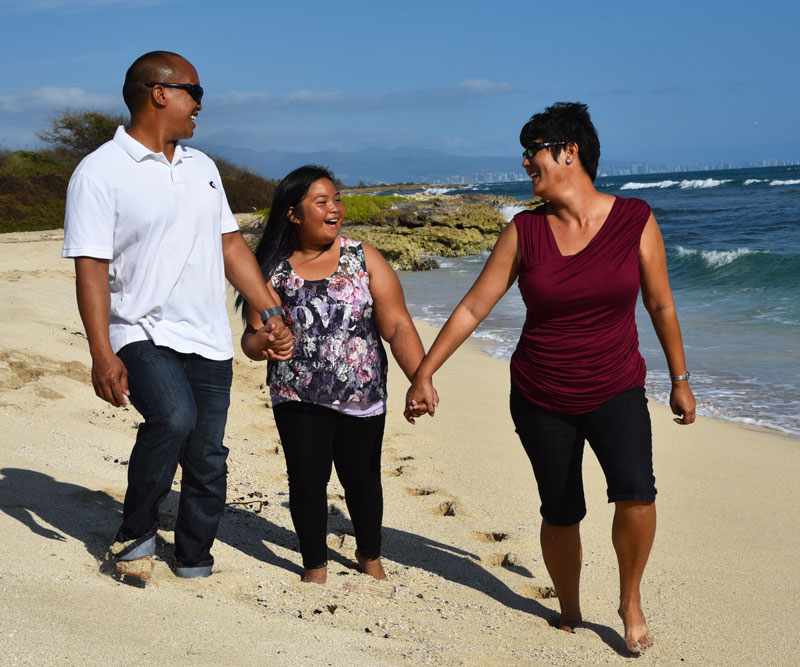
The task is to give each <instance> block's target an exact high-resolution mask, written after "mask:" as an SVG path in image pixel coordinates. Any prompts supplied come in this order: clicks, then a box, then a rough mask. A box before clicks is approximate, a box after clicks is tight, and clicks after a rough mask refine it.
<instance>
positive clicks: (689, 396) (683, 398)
mask: <svg viewBox="0 0 800 667" xmlns="http://www.w3.org/2000/svg"><path fill="white" fill-rule="evenodd" d="M669 407H670V409H671V410H672V414H674V415H678V416H677V417H675V419H673V420H672V421H674V422H675V423H676V424H683V425H686V424H693V423H694V419H695V407H696V404H695V400H694V394H693V393H692V390H691V388H690V387H689V383H688V382H686V381H685V380H680V381H678V382H673V383H672V391H671V392H670V394H669Z"/></svg>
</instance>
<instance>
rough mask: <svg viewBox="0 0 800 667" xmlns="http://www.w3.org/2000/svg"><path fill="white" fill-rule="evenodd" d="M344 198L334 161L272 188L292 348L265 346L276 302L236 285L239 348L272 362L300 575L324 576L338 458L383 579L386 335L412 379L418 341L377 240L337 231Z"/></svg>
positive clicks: (272, 267) (370, 557)
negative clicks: (263, 301)
mask: <svg viewBox="0 0 800 667" xmlns="http://www.w3.org/2000/svg"><path fill="white" fill-rule="evenodd" d="M343 218H344V204H343V203H342V201H341V198H340V197H339V193H338V192H337V191H336V187H335V185H334V178H333V174H331V173H330V172H329V171H328V170H327V169H324V168H321V167H314V166H305V167H300V168H299V169H296V170H295V171H293V172H292V173H291V174H289V175H288V176H286V178H284V179H283V181H281V183H280V184H279V185H278V188H277V190H276V192H275V198H274V200H273V203H272V208H271V209H270V214H269V219H268V220H267V224H266V226H265V228H264V234H263V236H262V238H261V240H260V241H259V243H258V246H257V247H256V251H255V253H256V259H257V260H258V262H259V265H260V266H261V271H262V273H263V274H264V278H265V280H267V284H268V287H269V288H270V291H271V293H272V295H273V296H274V297H275V298H276V300H277V301H278V302H279V303H280V304H281V306H282V309H283V316H284V321H285V323H286V325H287V326H288V327H289V329H290V330H291V331H292V336H293V339H294V347H293V356H292V358H291V359H289V360H287V361H278V360H276V359H275V357H274V354H272V353H271V352H269V351H268V350H267V343H268V341H269V340H270V336H271V327H269V326H267V325H266V324H262V323H263V322H267V321H268V319H269V317H270V316H272V315H274V313H272V312H270V311H265V312H264V313H258V312H256V311H255V309H253V308H252V307H250V306H248V305H247V302H246V300H245V297H244V296H243V295H239V297H238V298H237V305H244V311H245V312H244V315H245V319H246V325H247V326H246V328H245V332H244V334H243V335H242V349H243V350H244V352H245V354H247V356H248V357H250V358H251V359H256V360H263V359H267V360H268V371H267V379H268V382H269V386H270V395H271V397H272V409H273V415H274V417H275V424H276V426H277V428H278V433H279V434H280V438H281V444H282V445H283V452H284V456H285V457H286V469H287V472H288V476H289V509H290V512H291V515H292V522H293V523H294V527H295V531H296V532H297V537H298V539H299V542H300V551H301V553H302V556H303V568H304V573H303V577H302V578H303V581H311V582H317V583H323V582H324V581H325V579H326V576H327V544H326V536H327V518H328V498H327V491H326V488H327V484H328V480H329V478H330V474H331V468H332V466H333V465H335V466H336V472H337V475H338V477H339V481H340V482H341V483H342V486H343V487H344V491H345V502H346V504H347V509H348V511H349V513H350V518H351V520H352V522H353V531H354V532H355V537H356V547H357V548H356V552H355V557H356V560H357V561H358V564H359V566H360V567H361V569H362V571H364V572H365V573H367V574H369V575H371V576H373V577H375V578H376V579H383V578H385V577H386V574H385V572H384V570H383V566H382V565H381V561H380V551H381V521H382V515H383V491H382V488H381V466H380V461H381V445H382V441H383V428H384V422H385V419H386V375H387V359H386V352H385V351H384V348H383V343H382V342H381V339H383V340H385V341H386V342H388V343H389V346H390V348H391V351H392V354H393V356H394V357H395V359H396V361H397V363H398V365H399V366H400V368H401V369H402V370H403V372H404V373H405V374H406V376H407V377H408V378H409V379H410V378H411V377H412V376H413V374H414V372H415V371H416V369H417V366H418V365H419V362H420V361H421V360H422V357H423V349H422V343H421V342H420V339H419V335H418V334H417V331H416V329H415V328H414V324H413V322H412V321H411V317H410V316H409V314H408V310H407V309H406V306H405V301H404V299H403V291H402V288H401V287H400V281H399V280H398V279H397V276H396V275H395V273H394V271H393V270H392V269H391V267H390V266H389V265H388V263H387V262H386V260H384V259H383V257H382V256H381V255H380V253H378V251H377V250H375V248H373V247H371V246H369V245H366V244H362V243H360V242H358V241H353V240H350V239H348V238H345V237H343V236H340V235H339V233H340V231H341V226H342V220H343Z"/></svg>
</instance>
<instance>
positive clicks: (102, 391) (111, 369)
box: [92, 354, 131, 408]
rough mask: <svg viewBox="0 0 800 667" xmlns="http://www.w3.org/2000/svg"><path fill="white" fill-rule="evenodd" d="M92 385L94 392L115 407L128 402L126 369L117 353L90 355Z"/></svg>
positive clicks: (128, 392) (121, 406) (120, 406)
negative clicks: (101, 355) (126, 398)
mask: <svg viewBox="0 0 800 667" xmlns="http://www.w3.org/2000/svg"><path fill="white" fill-rule="evenodd" d="M92 386H93V387H94V393H95V394H97V395H98V396H99V397H100V398H102V399H103V400H104V401H106V402H108V403H111V405H113V406H114V407H115V408H124V407H125V406H126V405H127V404H128V403H127V401H126V400H125V397H126V396H130V394H131V392H130V391H129V390H128V369H126V368H125V364H123V363H122V360H121V359H120V358H119V357H118V356H117V355H115V354H111V355H109V356H103V357H100V356H98V357H92Z"/></svg>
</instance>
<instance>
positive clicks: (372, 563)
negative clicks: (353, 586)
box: [356, 549, 386, 579]
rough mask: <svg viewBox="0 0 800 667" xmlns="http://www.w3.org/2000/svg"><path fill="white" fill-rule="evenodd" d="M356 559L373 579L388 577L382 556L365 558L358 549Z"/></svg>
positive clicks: (364, 571)
mask: <svg viewBox="0 0 800 667" xmlns="http://www.w3.org/2000/svg"><path fill="white" fill-rule="evenodd" d="M356 560H357V561H358V565H359V567H360V568H361V571H362V572H363V573H364V574H368V575H369V576H370V577H372V578H373V579H386V572H384V571H383V565H382V564H381V559H380V558H373V559H372V560H365V559H364V558H362V557H361V554H360V553H358V549H356Z"/></svg>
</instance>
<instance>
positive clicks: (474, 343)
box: [0, 213, 800, 446]
mask: <svg viewBox="0 0 800 667" xmlns="http://www.w3.org/2000/svg"><path fill="white" fill-rule="evenodd" d="M257 217H258V216H256V215H254V214H250V213H241V214H236V218H237V220H239V222H240V224H245V225H246V224H248V223H249V222H252V220H253V219H254V218H257ZM63 238H64V230H63V228H61V229H51V230H37V231H28V232H8V233H5V234H0V248H2V244H4V243H31V242H37V241H59V242H60V241H62V240H63ZM62 261H64V262H65V263H66V260H62ZM413 320H414V324H415V325H416V326H417V328H418V329H420V327H427V328H430V329H432V330H434V331H435V332H437V333H438V331H439V330H440V329H441V326H437V325H435V324H432V323H431V322H428V321H426V320H424V319H422V318H420V317H418V316H415V317H413ZM232 322H233V328H234V331H236V329H235V327H236V326H237V325H238V322H239V319H238V316H236V317H235V318H234V319H232ZM435 337H436V336H435V333H434V334H433V336H432V337H431V338H430V341H429V342H428V343H427V344H426V345H425V348H426V349H427V348H428V347H429V346H430V344H431V343H432V342H433V339H434V338H435ZM484 340H485V342H481V339H480V338H479V337H477V338H476V337H474V336H470V338H469V339H467V341H466V343H465V345H469V346H471V347H472V348H473V349H474V350H475V351H476V352H478V353H480V354H482V355H485V356H487V357H489V358H492V359H496V360H497V361H500V362H502V363H504V364H506V365H508V360H507V359H504V358H501V357H495V356H494V355H492V354H491V353H490V352H489V351H487V349H486V346H487V345H488V344H489V342H490V339H484ZM234 343H235V344H234V347H237V346H238V341H237V340H236V334H234ZM645 388H646V387H645ZM647 397H648V399H649V400H650V401H652V402H653V403H655V404H657V405H661V406H665V407H667V408H669V405H668V404H667V403H666V402H665V401H663V400H659V399H658V398H656V397H655V396H654V395H653V394H651V393H649V392H648V393H647ZM698 416H702V417H703V419H715V420H718V421H720V422H723V423H730V424H735V425H737V426H740V427H742V428H745V429H752V430H754V431H756V432H764V433H765V434H773V435H778V436H782V437H786V438H789V439H793V440H795V441H796V442H797V444H798V446H800V434H797V433H792V432H790V431H786V430H783V429H781V428H779V427H772V426H764V425H761V424H755V423H750V422H748V421H744V420H745V419H753V418H752V417H746V418H741V419H736V418H729V417H723V416H719V415H714V414H708V413H706V412H704V411H703V409H702V408H698Z"/></svg>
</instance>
